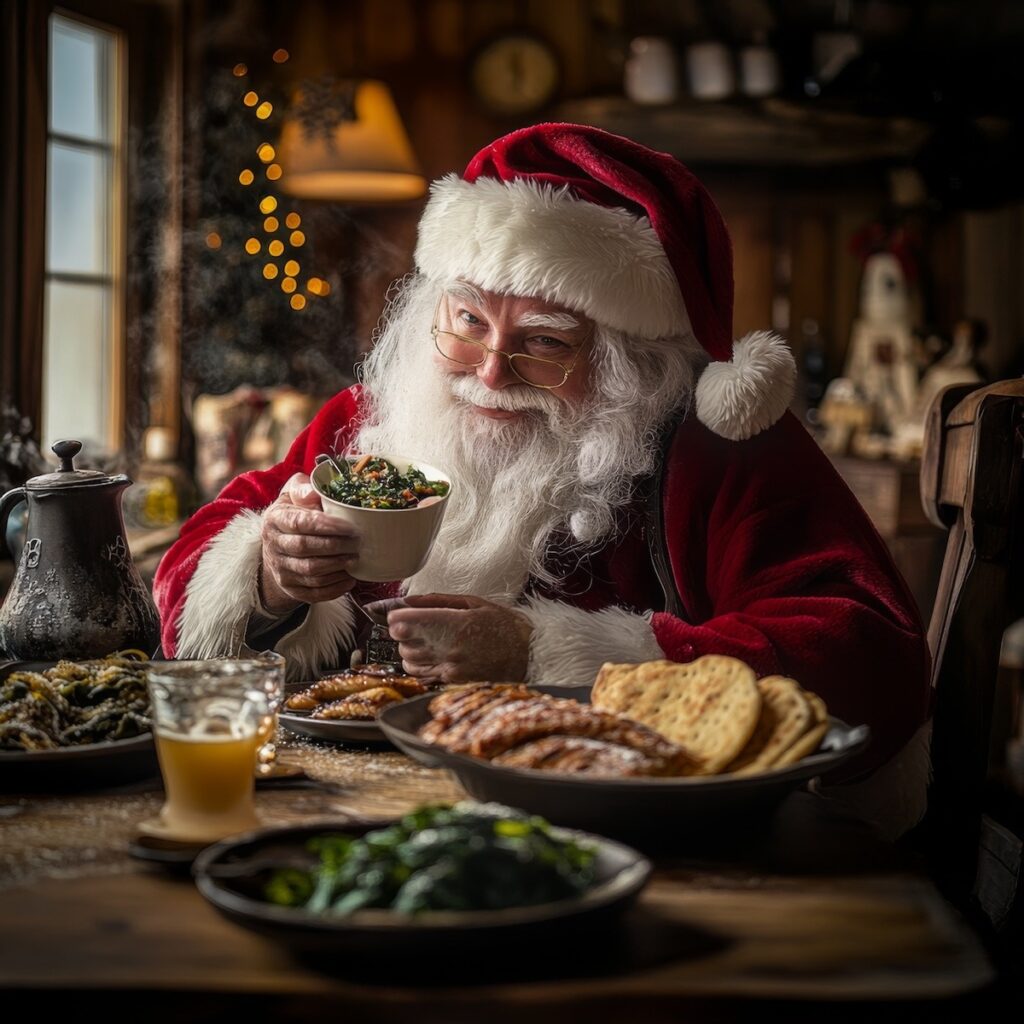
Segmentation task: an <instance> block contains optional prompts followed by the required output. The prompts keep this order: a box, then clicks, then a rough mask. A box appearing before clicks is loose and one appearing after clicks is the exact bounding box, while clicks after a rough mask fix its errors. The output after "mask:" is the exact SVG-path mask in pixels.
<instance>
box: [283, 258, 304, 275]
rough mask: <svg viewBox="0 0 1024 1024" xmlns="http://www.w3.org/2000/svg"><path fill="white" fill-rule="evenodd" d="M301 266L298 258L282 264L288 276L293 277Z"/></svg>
mask: <svg viewBox="0 0 1024 1024" xmlns="http://www.w3.org/2000/svg"><path fill="white" fill-rule="evenodd" d="M300 269H301V268H300V267H299V263H298V260H288V262H287V263H285V265H284V272H285V273H286V274H287V275H288V276H289V277H295V275H296V274H297V273H298V272H299V270H300Z"/></svg>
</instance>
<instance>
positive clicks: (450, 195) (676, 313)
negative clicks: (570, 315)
mask: <svg viewBox="0 0 1024 1024" xmlns="http://www.w3.org/2000/svg"><path fill="white" fill-rule="evenodd" d="M416 266H417V268H418V269H419V270H420V272H421V273H423V274H424V275H426V276H427V277H429V278H431V279H433V280H437V281H442V282H443V281H452V280H455V279H458V278H463V279H465V280H467V281H469V282H470V283H471V284H475V285H476V286H477V287H479V288H484V289H486V290H487V291H495V292H502V293H505V294H509V295H535V296H540V297H542V298H545V299H547V300H548V301H549V302H554V303H557V304H558V305H560V306H565V307H567V308H569V309H575V310H577V311H578V312H581V313H583V314H585V315H586V316H588V317H590V318H591V319H592V320H595V321H596V322H598V323H600V324H603V325H604V326H606V327H610V328H612V329H613V330H619V331H625V332H626V333H627V334H630V335H633V336H636V337H644V338H660V337H665V336H668V335H675V334H687V333H689V332H690V322H689V318H688V317H687V314H686V307H685V306H684V304H683V296H682V293H681V292H680V290H679V282H678V281H677V280H676V275H675V271H673V269H672V265H671V264H670V263H669V261H668V257H667V256H666V255H665V250H664V248H663V247H662V244H661V241H660V239H659V238H658V235H657V233H656V232H655V230H654V228H653V227H652V226H651V222H650V220H648V218H647V217H638V216H636V215H635V214H632V213H630V212H629V211H628V210H624V209H612V208H610V207H605V206H599V205H598V204H597V203H592V202H588V201H586V200H581V199H577V198H576V197H574V196H573V195H572V193H571V192H570V191H569V189H568V188H553V187H551V186H544V185H539V184H537V183H535V182H532V181H529V180H527V179H523V178H517V179H515V180H513V181H507V182H506V181H498V180H497V179H494V178H478V179H477V180H476V181H475V182H473V183H470V182H468V181H463V180H462V179H461V178H460V177H459V176H458V175H456V174H450V175H448V176H447V177H444V178H441V179H440V180H439V181H435V182H434V183H433V184H432V185H431V186H430V201H429V202H428V203H427V208H426V210H425V211H424V213H423V217H422V219H421V220H420V227H419V240H418V242H417V243H416Z"/></svg>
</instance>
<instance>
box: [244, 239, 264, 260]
mask: <svg viewBox="0 0 1024 1024" xmlns="http://www.w3.org/2000/svg"><path fill="white" fill-rule="evenodd" d="M260 248H261V246H260V240H259V239H258V238H247V239H246V241H245V251H246V252H247V253H248V254H249V255H250V256H255V255H256V253H258V252H259V251H260Z"/></svg>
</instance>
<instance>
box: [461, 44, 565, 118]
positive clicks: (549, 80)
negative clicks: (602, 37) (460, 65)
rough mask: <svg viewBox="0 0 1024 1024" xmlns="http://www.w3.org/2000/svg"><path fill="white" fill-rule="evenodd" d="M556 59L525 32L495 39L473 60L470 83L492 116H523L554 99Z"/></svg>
mask: <svg viewBox="0 0 1024 1024" xmlns="http://www.w3.org/2000/svg"><path fill="white" fill-rule="evenodd" d="M560 77H561V75H560V70H559V65H558V57H557V56H556V55H555V51H554V50H553V49H552V48H551V46H550V45H549V44H548V43H546V42H545V41H544V40H543V39H540V38H539V37H537V36H534V35H530V34H529V33H526V32H514V33H509V34H507V35H503V36H499V37H498V38H497V39H493V40H491V41H490V42H489V43H487V44H485V45H484V46H483V47H481V49H480V50H479V51H477V53H476V56H475V57H474V58H473V61H472V65H471V67H470V84H471V85H472V88H473V92H474V93H475V94H476V96H477V98H478V99H479V100H480V102H481V103H482V104H483V105H484V106H485V107H486V108H487V109H488V110H489V111H491V112H492V113H495V114H527V113H531V112H533V111H535V110H540V109H541V108H542V107H544V106H546V105H547V104H548V103H550V102H551V100H552V99H553V98H554V96H555V93H556V92H557V91H558V83H559V79H560Z"/></svg>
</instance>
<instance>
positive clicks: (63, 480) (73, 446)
mask: <svg viewBox="0 0 1024 1024" xmlns="http://www.w3.org/2000/svg"><path fill="white" fill-rule="evenodd" d="M81 450H82V442H81V441H57V442H56V444H54V445H53V446H52V447H51V449H50V451H52V452H53V453H54V455H56V456H57V458H58V459H60V469H58V470H57V472H55V473H44V474H43V475H42V476H34V477H32V479H31V480H29V481H28V482H27V483H26V484H25V486H26V487H27V488H28V489H29V490H30V491H41V490H44V489H49V488H51V487H76V486H81V485H83V484H101V483H107V482H108V481H110V480H112V479H113V478H112V477H110V476H108V475H107V474H106V473H101V472H100V471H99V470H98V469H75V456H76V455H78V453H79V452H80V451H81Z"/></svg>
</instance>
